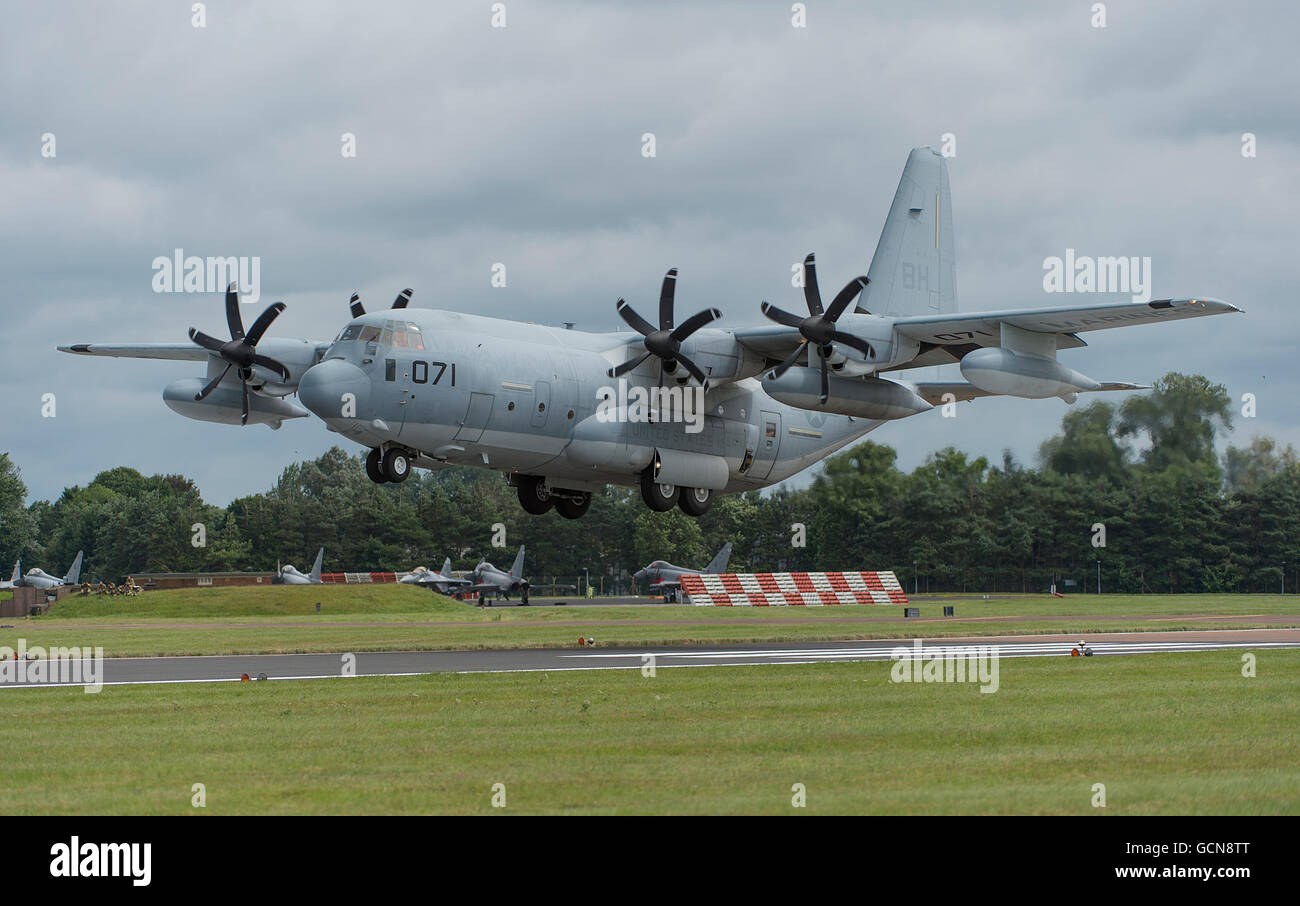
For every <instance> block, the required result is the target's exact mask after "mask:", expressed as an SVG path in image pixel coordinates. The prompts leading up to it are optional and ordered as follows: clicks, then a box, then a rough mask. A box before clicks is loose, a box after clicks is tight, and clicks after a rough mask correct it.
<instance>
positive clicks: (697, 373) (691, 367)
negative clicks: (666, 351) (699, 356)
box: [677, 354, 709, 393]
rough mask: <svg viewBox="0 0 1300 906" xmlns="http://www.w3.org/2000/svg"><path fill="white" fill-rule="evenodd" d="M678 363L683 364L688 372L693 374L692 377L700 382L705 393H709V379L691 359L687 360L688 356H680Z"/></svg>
mask: <svg viewBox="0 0 1300 906" xmlns="http://www.w3.org/2000/svg"><path fill="white" fill-rule="evenodd" d="M677 361H679V362H681V363H682V364H683V365H685V366H686V370H687V371H689V372H690V373H691V377H693V378H695V380H697V381H699V382H700V386H701V387H703V388H704V392H705V393H708V392H709V378H708V376H707V375H706V374H705V373H704V372H703V371H701V370H700V366H698V365H696V364H695V363H694V362H692V361H691V360H690V359H688V358H686V356H684V355H680V354H679V355H678V356H677Z"/></svg>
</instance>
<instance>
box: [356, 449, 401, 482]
mask: <svg viewBox="0 0 1300 906" xmlns="http://www.w3.org/2000/svg"><path fill="white" fill-rule="evenodd" d="M366 475H367V476H368V477H369V478H370V480H371V481H373V482H374V483H375V484H384V483H385V482H389V481H392V482H403V481H406V479H408V478H410V477H411V454H409V453H407V452H406V451H405V450H403V449H401V448H399V447H389V448H388V449H387V450H384V449H382V448H381V447H375V448H374V449H373V450H371V451H370V454H369V455H368V456H366Z"/></svg>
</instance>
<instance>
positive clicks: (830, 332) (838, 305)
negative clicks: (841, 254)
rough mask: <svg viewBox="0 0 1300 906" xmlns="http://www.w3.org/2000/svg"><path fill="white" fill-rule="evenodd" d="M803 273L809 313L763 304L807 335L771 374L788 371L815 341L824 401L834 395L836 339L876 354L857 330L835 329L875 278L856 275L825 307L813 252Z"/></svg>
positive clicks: (781, 321)
mask: <svg viewBox="0 0 1300 906" xmlns="http://www.w3.org/2000/svg"><path fill="white" fill-rule="evenodd" d="M803 273H804V285H803V295H804V300H805V301H806V302H807V303H808V317H806V318H801V317H799V316H798V315H795V314H791V313H790V312H788V311H785V310H784V309H781V308H777V307H776V306H775V305H771V304H769V303H767V302H764V303H763V304H762V306H761V307H762V310H763V314H764V315H766V316H767V317H768V318H770V319H771V320H773V321H775V322H776V323H778V324H782V325H784V326H786V327H793V328H795V329H796V330H798V331H799V334H800V335H801V336H802V337H803V339H802V340H801V341H800V342H799V345H798V346H797V347H795V350H794V352H792V353H790V355H788V356H786V358H785V361H783V362H781V364H779V365H777V366H776V367H775V368H773V369H772V370H771V371H770V372H769V376H770V377H772V378H778V377H780V376H781V375H783V374H785V372H786V369H788V368H789V367H790V366H791V365H793V364H794V363H795V361H796V360H797V359H798V358H799V356H800V355H801V354H802V353H803V352H804V350H805V349H807V348H808V344H809V343H811V344H813V345H815V346H816V347H817V350H818V352H819V358H820V359H821V370H822V392H821V401H822V402H823V403H825V402H826V398H827V397H828V396H829V395H830V378H829V377H828V375H827V372H826V360H827V359H828V358H830V355H831V353H832V352H833V351H834V348H835V346H834V344H835V343H843V344H844V345H845V346H850V347H852V348H853V349H856V350H858V351H859V352H861V353H862V354H863V355H865V356H866V357H867V358H869V359H870V358H874V357H875V352H874V351H873V350H872V348H871V344H870V343H868V342H866V341H865V340H859V339H858V338H857V337H855V336H853V334H849V333H844V332H843V331H839V330H836V329H835V322H836V321H838V320H839V319H840V315H842V314H844V310H845V309H846V308H848V307H849V303H850V302H852V301H853V300H854V299H855V298H857V296H858V294H859V293H861V292H862V290H864V289H865V288H866V286H867V284H868V283H870V282H871V281H870V280H869V279H868V278H866V277H854V278H853V279H852V280H850V281H849V282H848V283H847V284H846V285H845V286H844V288H843V289H842V290H840V291H839V293H838V294H837V295H836V296H835V299H834V300H833V301H832V302H831V307H830V308H828V309H826V310H825V311H823V310H822V295H821V291H820V290H819V289H818V288H817V262H816V260H815V259H814V257H813V254H812V253H811V252H809V253H808V257H807V258H805V259H804V260H803ZM808 364H809V366H811V365H812V360H811V359H809V362H808Z"/></svg>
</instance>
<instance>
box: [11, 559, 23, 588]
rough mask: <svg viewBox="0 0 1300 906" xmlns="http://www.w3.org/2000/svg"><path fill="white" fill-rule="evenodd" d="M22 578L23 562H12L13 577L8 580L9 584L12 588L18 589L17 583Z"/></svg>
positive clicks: (19, 560)
mask: <svg viewBox="0 0 1300 906" xmlns="http://www.w3.org/2000/svg"><path fill="white" fill-rule="evenodd" d="M22 577H23V561H22V560H21V559H18V560H15V561H14V576H13V578H12V579H10V580H9V584H10V585H12V586H13V587H14V588H17V587H18V582H19V580H20V579H22Z"/></svg>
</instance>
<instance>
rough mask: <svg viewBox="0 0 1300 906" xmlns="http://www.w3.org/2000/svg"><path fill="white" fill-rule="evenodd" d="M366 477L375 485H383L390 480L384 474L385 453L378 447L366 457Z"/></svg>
mask: <svg viewBox="0 0 1300 906" xmlns="http://www.w3.org/2000/svg"><path fill="white" fill-rule="evenodd" d="M366 477H367V478H369V479H370V480H371V481H373V482H374V483H375V484H383V483H384V482H386V481H387V480H388V476H387V475H385V474H384V453H383V451H382V450H380V449H379V448H378V447H375V448H374V449H373V450H371V451H370V453H369V455H368V456H366Z"/></svg>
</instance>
